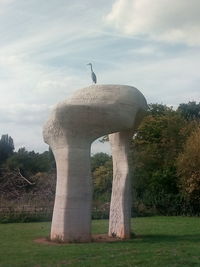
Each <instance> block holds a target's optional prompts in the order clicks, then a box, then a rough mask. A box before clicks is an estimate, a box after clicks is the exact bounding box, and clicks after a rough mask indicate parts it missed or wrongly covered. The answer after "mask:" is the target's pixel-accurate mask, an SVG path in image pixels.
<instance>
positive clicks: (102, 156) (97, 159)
mask: <svg viewBox="0 0 200 267" xmlns="http://www.w3.org/2000/svg"><path fill="white" fill-rule="evenodd" d="M110 159H111V156H109V155H108V154H106V153H103V152H100V153H96V154H95V155H93V156H92V157H91V170H92V172H94V171H95V169H97V168H99V167H100V166H103V165H104V164H105V163H106V162H107V161H108V160H110Z"/></svg>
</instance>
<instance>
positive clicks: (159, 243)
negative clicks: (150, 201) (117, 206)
mask: <svg viewBox="0 0 200 267" xmlns="http://www.w3.org/2000/svg"><path fill="white" fill-rule="evenodd" d="M107 228H108V221H107V220H99V221H93V233H106V232H107ZM132 229H133V231H134V233H135V234H136V236H135V237H134V238H133V239H131V240H128V241H123V242H116V243H88V244H66V245H57V246H55V245H54V246H53V245H47V244H38V243H35V242H33V240H34V239H36V238H38V237H45V236H48V235H49V232H50V223H15V224H14V223H13V224H0V266H6V267H7V266H8V267H9V266H20V267H24V266H28V267H32V266H35V267H40V266H48V267H49V266H50V267H51V266H52V267H54V266H92V267H93V266H94V267H98V266H112V267H115V266H131V267H132V266H148V267H151V266H159V267H161V266H163V267H167V266H181V267H185V266H200V218H194V217H193V218H191V217H146V218H136V219H133V220H132Z"/></svg>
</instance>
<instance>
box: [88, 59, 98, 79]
mask: <svg viewBox="0 0 200 267" xmlns="http://www.w3.org/2000/svg"><path fill="white" fill-rule="evenodd" d="M87 65H90V68H91V78H92V81H93V83H97V76H96V74H95V73H94V71H93V68H92V63H88V64H87Z"/></svg>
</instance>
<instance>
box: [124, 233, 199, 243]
mask: <svg viewBox="0 0 200 267" xmlns="http://www.w3.org/2000/svg"><path fill="white" fill-rule="evenodd" d="M134 241H141V242H142V243H151V244H152V243H159V242H165V243H166V242H180V241H189V242H194V243H195V242H196V243H198V242H199V243H200V234H197V235H196V234H194V235H156V234H152V235H135V237H133V238H132V239H130V240H127V242H134Z"/></svg>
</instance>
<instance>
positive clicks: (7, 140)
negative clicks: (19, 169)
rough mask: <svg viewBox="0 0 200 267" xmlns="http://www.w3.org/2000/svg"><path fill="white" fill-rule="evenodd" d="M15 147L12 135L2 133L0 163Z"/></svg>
mask: <svg viewBox="0 0 200 267" xmlns="http://www.w3.org/2000/svg"><path fill="white" fill-rule="evenodd" d="M14 149H15V147H14V142H13V139H12V137H10V136H9V135H8V134H4V135H2V136H1V139H0V164H2V163H4V162H5V161H6V160H7V158H8V157H9V156H11V155H12V154H13V151H14Z"/></svg>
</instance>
